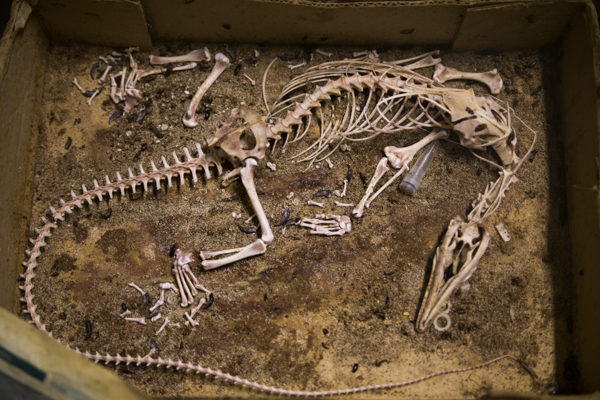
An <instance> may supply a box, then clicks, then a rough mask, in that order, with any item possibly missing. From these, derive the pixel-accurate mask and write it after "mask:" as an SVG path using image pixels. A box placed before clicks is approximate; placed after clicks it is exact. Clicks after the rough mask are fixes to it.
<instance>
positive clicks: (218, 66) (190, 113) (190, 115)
mask: <svg viewBox="0 0 600 400" xmlns="http://www.w3.org/2000/svg"><path fill="white" fill-rule="evenodd" d="M228 66H229V58H227V57H225V55H223V54H222V53H218V54H217V55H216V56H215V66H214V67H213V70H212V72H211V73H210V74H209V75H208V77H207V78H206V80H205V81H204V83H202V85H201V86H200V87H199V88H198V91H197V92H196V94H194V97H193V98H192V101H191V102H190V104H189V106H188V108H187V111H186V112H185V114H184V116H183V124H184V125H185V126H187V127H188V128H193V127H195V126H196V125H198V122H197V121H196V109H197V108H198V104H200V100H201V99H202V96H204V94H205V93H206V92H207V91H208V89H209V88H210V87H211V86H212V84H213V83H214V82H215V81H216V80H217V78H218V77H219V76H220V75H221V74H222V73H223V71H225V69H226V68H227V67H228Z"/></svg>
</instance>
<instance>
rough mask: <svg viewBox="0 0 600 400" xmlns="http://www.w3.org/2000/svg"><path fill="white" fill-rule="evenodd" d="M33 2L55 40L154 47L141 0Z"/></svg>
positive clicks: (37, 14) (46, 28)
mask: <svg viewBox="0 0 600 400" xmlns="http://www.w3.org/2000/svg"><path fill="white" fill-rule="evenodd" d="M32 3H34V13H35V15H36V16H37V17H38V19H39V21H40V24H41V25H42V26H43V28H44V31H45V32H46V34H47V35H48V36H49V37H50V38H51V39H52V40H57V41H74V42H83V43H94V44H102V45H106V46H114V47H117V48H118V47H129V46H140V47H141V48H144V49H149V48H150V47H151V46H152V42H151V40H150V35H149V34H148V29H147V26H146V19H145V17H144V11H143V10H142V7H141V4H140V2H139V1H136V0H102V1H92V0H58V1H54V0H39V1H35V2H33V1H32ZM165 4H167V3H165Z"/></svg>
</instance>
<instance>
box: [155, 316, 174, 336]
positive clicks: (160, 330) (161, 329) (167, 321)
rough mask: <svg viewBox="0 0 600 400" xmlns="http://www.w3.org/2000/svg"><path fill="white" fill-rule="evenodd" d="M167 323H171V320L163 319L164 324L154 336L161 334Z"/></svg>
mask: <svg viewBox="0 0 600 400" xmlns="http://www.w3.org/2000/svg"><path fill="white" fill-rule="evenodd" d="M169 322H171V320H170V319H169V317H165V322H163V324H162V326H161V327H160V329H159V330H157V331H156V334H157V335H158V334H159V333H161V332H162V331H163V330H164V329H165V326H167V324H168V323H169Z"/></svg>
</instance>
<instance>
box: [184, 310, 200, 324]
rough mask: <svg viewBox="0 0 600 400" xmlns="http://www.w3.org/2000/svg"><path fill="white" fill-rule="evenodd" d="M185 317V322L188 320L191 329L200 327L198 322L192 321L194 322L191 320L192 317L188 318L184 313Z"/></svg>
mask: <svg viewBox="0 0 600 400" xmlns="http://www.w3.org/2000/svg"><path fill="white" fill-rule="evenodd" d="M185 317H186V318H187V320H188V322H189V324H190V325H192V327H194V326H198V325H200V324H199V323H198V322H196V321H194V320H193V319H192V317H190V316H189V315H188V313H187V312H186V313H185ZM188 322H186V325H187V324H188Z"/></svg>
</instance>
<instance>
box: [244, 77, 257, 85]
mask: <svg viewBox="0 0 600 400" xmlns="http://www.w3.org/2000/svg"><path fill="white" fill-rule="evenodd" d="M242 75H244V76H245V77H246V78H248V80H249V81H250V83H251V84H252V86H256V82H255V81H254V79H252V78H250V77H249V76H248V74H242Z"/></svg>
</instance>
